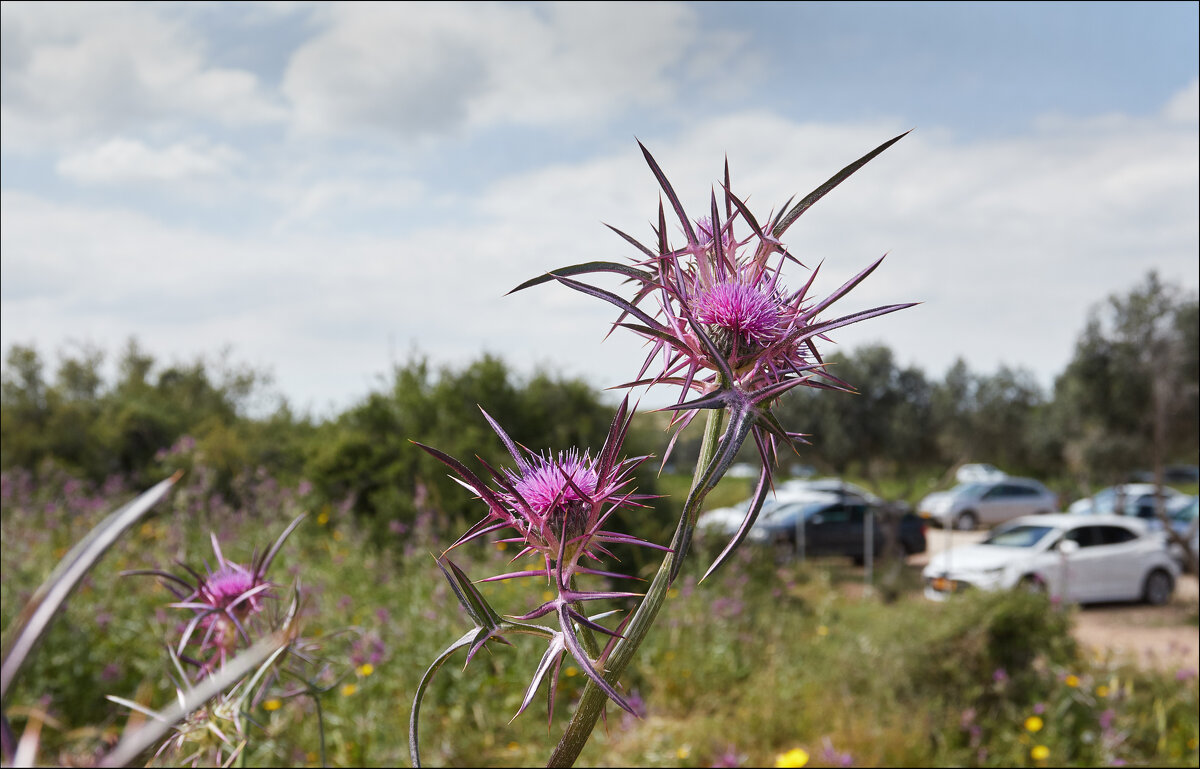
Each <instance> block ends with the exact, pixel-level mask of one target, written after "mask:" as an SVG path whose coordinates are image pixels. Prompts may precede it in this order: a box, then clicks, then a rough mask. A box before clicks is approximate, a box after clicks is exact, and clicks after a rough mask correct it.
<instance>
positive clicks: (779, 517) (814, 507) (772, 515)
mask: <svg viewBox="0 0 1200 769" xmlns="http://www.w3.org/2000/svg"><path fill="white" fill-rule="evenodd" d="M827 507H829V503H828V502H824V501H822V502H784V503H781V504H777V505H775V507H774V508H773V509H769V510H768V509H765V507H764V510H763V511H762V513H760V514H759V520H760V521H765V522H770V523H775V522H779V521H784V520H792V521H794V520H796V515H797V513H798V512H799V511H801V510H802V511H804V512H803V515H804V519H805V520H808V519H809V518H811V517H812V516H813V515H815V514H816V513H819V512H821V511H822V510H824V509H826V508H827Z"/></svg>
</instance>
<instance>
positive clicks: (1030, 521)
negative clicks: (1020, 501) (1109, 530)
mask: <svg viewBox="0 0 1200 769" xmlns="http://www.w3.org/2000/svg"><path fill="white" fill-rule="evenodd" d="M1009 526H1053V527H1055V528H1064V529H1074V528H1078V527H1080V526H1124V527H1126V528H1128V529H1134V530H1135V531H1138V532H1139V533H1144V532H1145V531H1146V524H1145V523H1143V522H1142V520H1141V519H1140V518H1134V517H1132V516H1128V515H1110V514H1108V513H1104V514H1102V515H1077V514H1075V513H1048V514H1045V515H1023V516H1021V517H1020V518H1013V519H1012V520H1011V521H1009V522H1008V523H1006V524H1005V527H1006V528H1007V527H1009Z"/></svg>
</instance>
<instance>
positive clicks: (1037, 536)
mask: <svg viewBox="0 0 1200 769" xmlns="http://www.w3.org/2000/svg"><path fill="white" fill-rule="evenodd" d="M1050 531H1051V528H1050V527H1049V526H1013V527H1011V528H1008V529H999V530H997V531H994V532H992V533H991V534H990V535H989V536H988V538H987V539H985V540H983V543H982V544H984V545H996V546H998V547H1033V546H1034V545H1036V544H1037V543H1038V542H1040V541H1041V540H1042V537H1044V536H1046V534H1048V533H1049V532H1050Z"/></svg>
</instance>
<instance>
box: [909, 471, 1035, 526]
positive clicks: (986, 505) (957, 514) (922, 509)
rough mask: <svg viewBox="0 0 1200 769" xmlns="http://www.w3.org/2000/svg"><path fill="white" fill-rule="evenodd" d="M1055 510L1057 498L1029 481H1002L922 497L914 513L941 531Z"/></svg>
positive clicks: (1017, 479)
mask: <svg viewBox="0 0 1200 769" xmlns="http://www.w3.org/2000/svg"><path fill="white" fill-rule="evenodd" d="M1057 509H1058V496H1057V495H1056V494H1054V492H1052V491H1050V490H1049V489H1047V488H1046V487H1045V486H1043V485H1042V484H1041V483H1039V482H1037V481H1035V480H1032V479H1030V478H1004V479H1002V480H997V481H988V482H985V483H964V484H962V485H961V486H955V487H954V488H953V489H951V490H950V491H938V492H934V493H933V494H930V495H928V496H926V497H925V498H924V499H922V500H921V503H920V504H919V505H918V506H917V513H918V514H919V515H921V516H922V517H924V518H928V519H929V520H931V521H932V522H934V523H935V524H937V525H939V526H941V527H942V528H949V527H951V526H953V527H954V528H956V529H962V530H964V531H970V530H972V529H975V528H978V527H979V526H980V525H981V524H982V525H985V526H994V525H995V524H997V523H1004V522H1005V521H1010V520H1012V519H1013V518H1017V517H1019V516H1022V515H1043V514H1045V513H1052V512H1054V511H1055V510H1057Z"/></svg>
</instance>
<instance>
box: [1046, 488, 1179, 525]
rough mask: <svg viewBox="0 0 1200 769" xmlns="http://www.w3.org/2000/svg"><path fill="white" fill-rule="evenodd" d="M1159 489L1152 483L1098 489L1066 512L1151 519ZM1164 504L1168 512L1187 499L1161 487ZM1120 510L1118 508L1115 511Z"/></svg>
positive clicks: (1177, 492)
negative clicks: (1110, 514)
mask: <svg viewBox="0 0 1200 769" xmlns="http://www.w3.org/2000/svg"><path fill="white" fill-rule="evenodd" d="M1157 490H1158V487H1157V486H1155V485H1154V484H1153V483H1125V484H1121V485H1118V486H1109V487H1108V488H1107V489H1101V490H1100V491H1098V492H1096V493H1095V494H1093V495H1092V496H1090V497H1084V498H1083V499H1077V500H1075V501H1074V502H1072V503H1071V505H1070V507H1068V508H1067V512H1068V513H1117V514H1121V515H1132V516H1134V517H1135V518H1154V517H1155V516H1156V512H1155V509H1156V506H1155V503H1154V498H1155V494H1156V493H1157ZM1162 490H1163V501H1164V502H1166V504H1167V508H1168V509H1171V508H1174V507H1177V506H1179V505H1180V504H1182V503H1183V502H1184V500H1186V499H1187V495H1186V494H1184V493H1183V492H1181V491H1178V490H1176V489H1173V488H1171V487H1170V486H1163V487H1162ZM1118 506H1119V507H1118Z"/></svg>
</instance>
